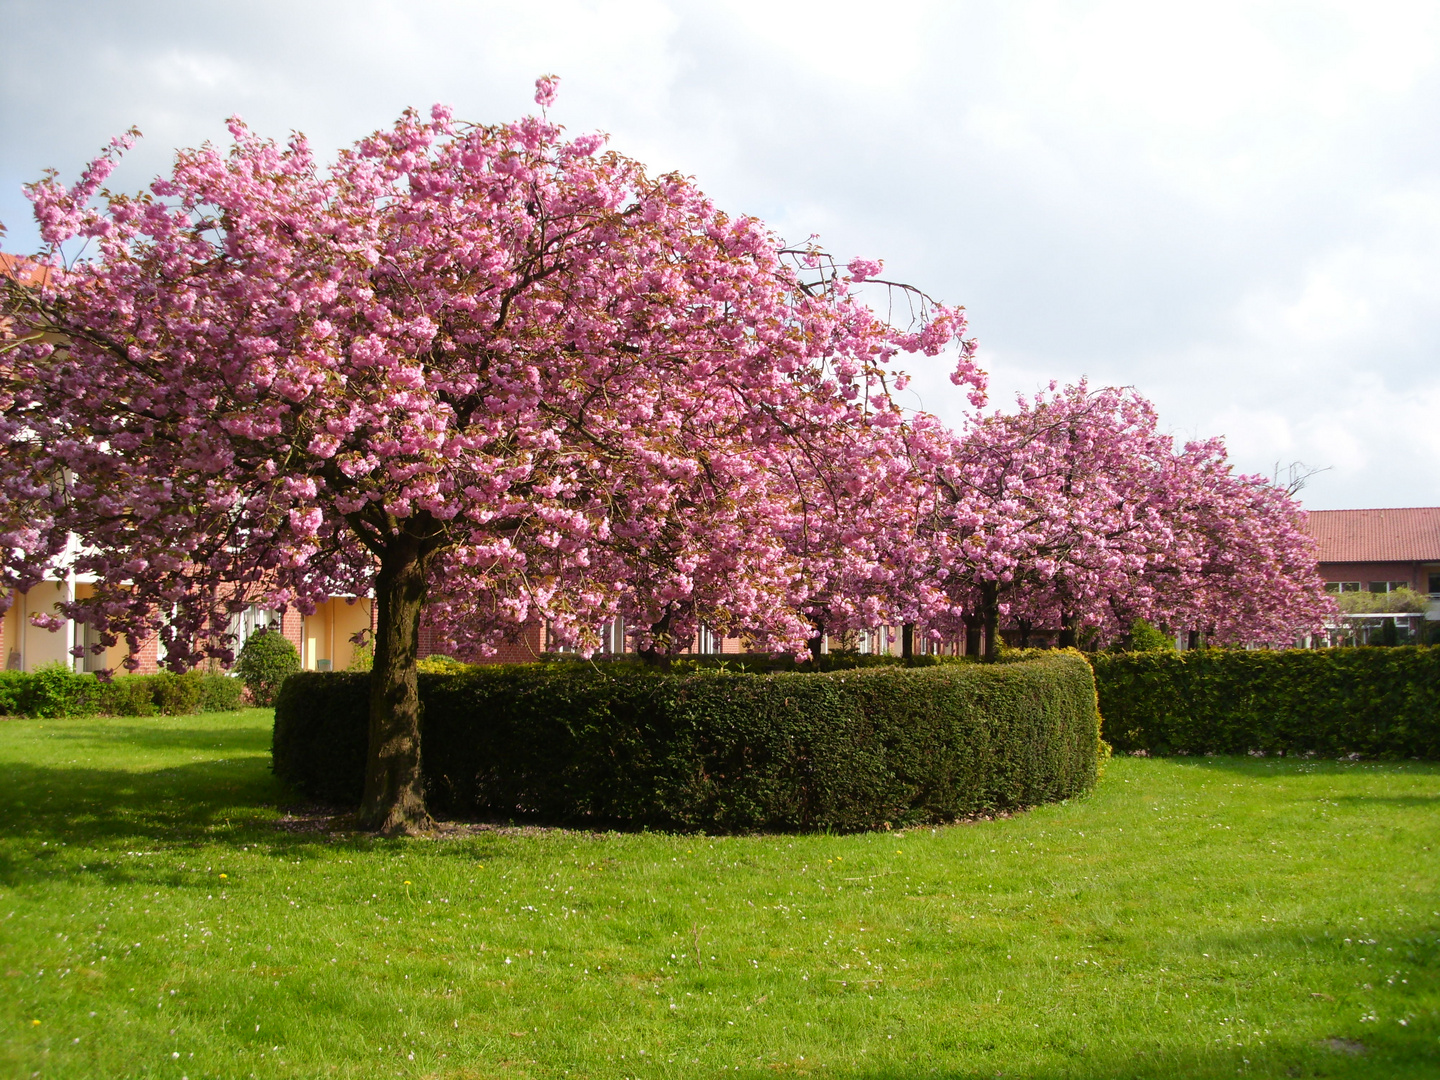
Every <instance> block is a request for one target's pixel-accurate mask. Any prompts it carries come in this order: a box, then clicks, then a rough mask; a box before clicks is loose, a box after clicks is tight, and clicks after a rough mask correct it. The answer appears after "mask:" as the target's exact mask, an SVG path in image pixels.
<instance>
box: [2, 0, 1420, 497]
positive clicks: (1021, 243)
mask: <svg viewBox="0 0 1440 1080" xmlns="http://www.w3.org/2000/svg"><path fill="white" fill-rule="evenodd" d="M0 51H3V69H0V86H3V91H0V93H3V102H0V221H3V222H4V223H5V224H6V226H7V227H8V228H9V235H8V237H7V238H6V239H5V241H4V244H5V247H6V249H7V250H11V251H27V250H33V249H34V246H35V244H36V243H37V240H36V234H35V230H34V228H33V225H32V224H31V221H30V217H29V210H28V204H27V203H26V202H25V201H24V198H23V196H22V194H21V190H20V189H21V185H22V184H23V183H24V182H26V181H28V180H33V179H35V178H36V177H37V176H38V175H39V174H40V172H41V170H42V169H45V168H47V167H54V168H56V169H58V170H59V171H60V173H61V175H62V176H63V177H65V178H66V179H67V180H71V179H73V178H74V177H75V176H76V175H77V174H78V173H79V171H80V170H81V169H82V168H83V166H84V164H85V162H86V161H87V160H88V159H89V158H90V157H92V156H93V155H94V153H95V151H96V150H97V149H98V148H99V147H100V146H102V145H103V144H104V143H105V142H106V141H107V140H108V139H109V138H110V136H112V135H114V134H116V133H118V132H120V131H122V130H124V129H125V128H126V127H128V126H130V125H131V124H135V125H138V126H139V127H140V129H141V130H142V131H143V132H144V135H145V138H144V139H143V141H142V142H141V143H140V145H139V146H138V147H137V148H136V149H135V150H134V151H132V153H131V154H130V155H129V156H128V157H127V160H126V163H125V165H124V166H123V167H122V168H121V170H119V171H118V172H117V173H116V175H115V177H114V178H113V179H112V186H117V187H127V188H137V187H139V186H141V185H142V184H143V183H144V182H145V181H147V180H148V179H149V178H150V177H151V176H153V175H154V174H155V173H156V172H158V171H160V170H161V169H163V168H164V167H165V165H166V163H167V161H168V159H169V157H170V154H171V152H172V151H173V149H174V148H175V147H177V146H191V145H196V144H198V143H200V142H203V141H205V140H206V139H215V140H221V139H223V138H224V136H225V131H224V123H223V122H224V119H225V117H226V116H228V115H230V114H232V113H238V114H239V115H241V116H243V117H244V118H245V119H246V120H247V121H249V122H250V123H251V124H252V125H253V126H254V127H255V128H257V129H258V130H260V131H261V132H263V133H266V134H271V135H274V136H276V137H277V138H283V137H284V136H285V135H287V134H288V132H289V131H291V130H292V129H299V130H301V131H304V132H305V133H306V134H307V135H309V136H310V138H311V140H312V142H313V143H314V144H315V145H316V147H317V149H320V148H325V149H327V150H328V149H330V148H334V147H338V146H340V145H343V144H347V143H349V142H350V141H352V140H354V139H355V138H356V137H358V136H360V135H362V134H365V133H367V132H369V131H371V130H373V129H375V128H377V127H380V126H383V125H385V124H386V123H388V122H389V121H391V120H393V119H394V118H395V116H396V115H397V114H398V113H399V112H400V110H401V109H403V108H404V107H405V106H407V105H414V106H418V107H421V108H428V106H429V105H431V104H432V103H434V102H445V103H448V104H451V105H453V106H454V107H455V109H456V113H457V115H458V116H459V117H461V118H464V119H470V120H475V121H487V122H488V121H499V120H507V119H513V118H515V117H517V116H519V115H521V114H523V113H525V112H530V111H534V109H535V106H534V104H533V100H532V98H533V93H534V88H533V87H534V80H535V77H536V76H537V75H540V74H543V73H546V72H554V73H556V74H559V75H560V76H561V77H562V83H561V87H560V99H559V102H558V103H557V105H556V107H555V108H554V109H552V110H551V116H552V118H553V119H556V120H558V121H559V122H561V123H564V124H566V125H567V126H568V127H569V128H570V130H571V132H572V133H577V134H578V133H580V132H583V131H588V130H602V131H606V132H609V133H610V134H611V135H612V137H613V138H612V145H613V146H614V147H615V148H617V149H619V150H621V151H623V152H625V153H628V154H631V155H632V156H635V157H638V158H640V159H642V160H643V161H645V162H646V163H647V164H648V165H649V166H650V167H651V168H652V170H655V171H663V170H669V169H679V170H682V171H684V172H686V173H690V174H692V175H694V176H695V177H697V178H698V180H699V182H700V183H701V185H702V186H703V187H704V188H705V189H706V190H708V191H709V192H710V193H711V194H712V195H713V196H714V197H715V198H716V200H717V201H718V202H719V204H720V205H721V206H722V207H724V208H726V209H730V210H733V211H736V212H747V213H751V214H756V215H758V216H760V217H763V218H765V219H767V220H768V221H769V222H770V223H771V224H772V225H773V226H774V227H775V228H776V229H777V230H778V231H779V232H780V233H781V234H782V235H784V236H786V237H787V238H790V239H803V238H804V237H806V236H808V235H809V234H811V233H819V234H820V237H821V240H822V242H823V243H824V244H825V246H826V247H828V248H829V249H831V250H832V251H834V252H836V253H837V254H841V255H843V256H845V257H846V258H847V259H848V257H849V256H851V255H864V256H867V257H878V258H883V259H884V260H885V262H886V273H887V276H893V277H897V278H901V279H904V280H906V281H910V282H913V283H915V284H917V285H919V286H921V287H923V288H924V289H925V290H926V291H927V292H930V293H932V294H933V295H935V296H937V297H940V298H942V299H944V300H946V301H947V302H950V303H956V304H963V305H964V306H965V307H966V309H967V311H968V312H969V315H970V320H971V326H972V329H973V331H974V333H975V334H976V336H978V337H979V339H980V343H981V354H980V355H981V358H982V360H983V363H984V366H985V367H986V368H987V369H988V370H989V371H990V373H991V377H992V380H993V389H994V393H993V395H992V400H993V401H996V402H1000V403H1003V402H1005V401H1008V400H1009V399H1010V398H1011V397H1012V396H1013V394H1014V393H1015V392H1016V391H1033V390H1035V389H1037V388H1039V387H1040V386H1042V385H1044V384H1046V383H1048V382H1049V380H1051V379H1058V380H1060V381H1061V382H1069V381H1073V380H1076V379H1079V378H1081V377H1088V378H1089V379H1090V380H1091V382H1092V383H1094V384H1101V383H1114V384H1128V385H1134V386H1135V387H1137V388H1138V389H1139V390H1140V391H1141V392H1142V393H1144V394H1146V395H1147V396H1149V397H1150V398H1152V399H1153V400H1154V401H1155V402H1156V403H1157V405H1158V406H1159V408H1160V412H1161V416H1162V418H1163V420H1164V422H1165V423H1166V425H1167V426H1168V427H1169V428H1170V429H1172V430H1173V431H1174V432H1175V433H1176V434H1177V435H1179V436H1182V437H1188V436H1192V435H1202V436H1209V435H1216V434H1218V435H1223V436H1225V438H1226V439H1227V440H1228V442H1229V445H1230V449H1231V454H1232V456H1233V457H1234V459H1235V460H1236V461H1237V462H1238V463H1239V464H1240V465H1241V466H1243V467H1244V468H1245V469H1247V470H1249V471H1262V472H1265V473H1267V474H1268V473H1270V472H1271V471H1272V469H1273V467H1274V465H1275V464H1276V463H1277V462H1279V463H1280V464H1282V465H1288V464H1289V463H1290V462H1292V461H1295V460H1303V461H1304V462H1306V463H1308V464H1309V465H1310V466H1313V467H1328V471H1326V472H1323V473H1320V474H1318V475H1317V476H1315V477H1314V478H1313V479H1312V480H1311V482H1310V485H1309V487H1308V488H1307V489H1306V490H1305V491H1304V493H1303V498H1304V500H1305V502H1306V504H1307V505H1308V506H1310V507H1311V508H1317V509H1329V508H1337V507H1362V506H1415V505H1435V504H1440V363H1437V360H1440V144H1437V133H1440V125H1437V120H1440V56H1437V52H1440V6H1437V5H1435V4H1433V3H1426V4H1395V5H1387V4H1383V3H1378V2H1375V0H1369V2H1367V3H1363V4H1353V5H1343V4H1337V5H1328V4H1324V3H1318V2H1305V3H1295V4H1260V3H1250V4H1227V3H1220V2H1215V0H1210V2H1206V3H1203V4H1194V5H1188V6H1187V5H1180V4H1168V3H1167V4H1157V3H1154V2H1153V0H1151V2H1144V3H1135V4H1120V3H1114V4H1112V3H1093V4H1087V3H1064V4H1060V3H1057V4H1045V3H1020V2H1009V0H1007V2H1000V0H996V2H994V3H985V4H968V3H953V2H952V3H942V4H933V5H932V4H923V3H913V4H911V3H898V2H895V0H891V2H890V3H887V4H876V3H867V4H854V5H847V4H844V3H834V2H832V3H828V4H823V5H822V4H814V3H805V4H798V3H787V2H783V0H758V2H753V3H752V2H744V3H696V4H682V3H663V2H660V0H650V2H643V0H637V2H629V3H627V2H616V3H573V2H564V0H550V2H546V3H534V2H517V3H479V2H472V3H427V2H424V0H403V2H393V3H379V2H366V0H346V2H344V3H324V2H316V0H301V2H296V0H288V2H285V3H271V2H257V0H248V2H247V3H245V4H239V3H234V2H230V3H225V4H210V3H203V2H196V0H187V2H184V3H150V2H146V0H126V2H124V3H92V4H86V3H77V2H68V0H45V2H25V0H0ZM910 367H911V369H912V370H913V371H914V372H915V374H916V376H917V378H916V381H915V384H914V386H915V388H916V391H917V395H918V398H917V399H916V400H915V401H914V402H913V403H914V404H920V405H923V406H924V407H926V408H929V409H931V410H932V411H935V412H938V413H940V414H941V415H942V416H944V417H946V418H947V419H949V420H951V421H952V422H956V423H958V422H959V420H960V419H961V417H962V416H963V409H964V408H965V407H966V406H965V403H964V401H963V397H962V396H961V395H960V394H959V393H958V392H955V391H954V390H953V389H952V388H950V386H949V383H948V381H947V380H946V379H945V378H944V374H943V370H942V367H943V365H934V364H931V365H927V364H925V363H922V362H920V361H912V362H911V364H910Z"/></svg>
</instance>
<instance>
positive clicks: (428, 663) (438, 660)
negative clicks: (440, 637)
mask: <svg viewBox="0 0 1440 1080" xmlns="http://www.w3.org/2000/svg"><path fill="white" fill-rule="evenodd" d="M370 663H371V666H372V667H373V666H374V663H375V657H374V656H373V655H372V656H371V657H370ZM351 670H354V669H353V668H352V669H351ZM365 670H366V671H369V670H370V668H366V669H365ZM415 670H416V671H420V672H423V673H424V674H426V675H458V674H459V673H460V672H462V671H469V670H470V665H469V664H467V663H465V662H464V661H463V660H456V659H455V658H454V657H453V656H445V655H444V654H443V653H432V654H431V655H430V656H427V657H425V658H424V659H423V660H420V661H418V662H417V663H416V664H415Z"/></svg>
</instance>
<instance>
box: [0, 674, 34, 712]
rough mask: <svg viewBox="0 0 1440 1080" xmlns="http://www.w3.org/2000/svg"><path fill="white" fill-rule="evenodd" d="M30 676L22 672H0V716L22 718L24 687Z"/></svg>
mask: <svg viewBox="0 0 1440 1080" xmlns="http://www.w3.org/2000/svg"><path fill="white" fill-rule="evenodd" d="M29 681H30V676H29V675H26V674H25V673H24V672H23V671H0V716H23V715H24V712H25V710H24V697H25V687H26V684H28V683H29Z"/></svg>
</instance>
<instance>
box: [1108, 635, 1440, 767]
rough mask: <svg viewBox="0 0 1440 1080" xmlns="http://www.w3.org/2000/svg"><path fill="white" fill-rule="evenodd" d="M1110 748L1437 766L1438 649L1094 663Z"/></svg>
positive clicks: (1141, 656)
mask: <svg viewBox="0 0 1440 1080" xmlns="http://www.w3.org/2000/svg"><path fill="white" fill-rule="evenodd" d="M1093 663H1094V665H1095V681H1096V684H1097V687H1098V690H1099V693H1100V712H1101V715H1103V716H1104V718H1105V724H1104V729H1105V738H1106V740H1107V741H1108V742H1110V743H1111V744H1112V745H1113V746H1114V747H1115V750H1116V751H1117V752H1133V751H1137V750H1145V751H1150V752H1154V753H1162V754H1163V753H1189V754H1205V753H1210V754H1240V753H1246V752H1249V751H1252V750H1261V751H1265V752H1266V753H1286V754H1303V753H1311V754H1319V755H1325V756H1342V755H1349V754H1360V755H1362V756H1364V757H1377V758H1408V757H1420V758H1429V759H1436V758H1440V648H1434V647H1426V646H1401V647H1398V648H1358V649H1357V648H1350V649H1314V650H1306V649H1287V650H1283V651H1274V652H1271V651H1262V650H1256V651H1253V652H1247V651H1243V650H1234V649H1196V650H1192V651H1189V652H1183V653H1175V652H1169V653H1166V652H1151V653H1118V654H1100V655H1097V656H1096V657H1094V660H1093Z"/></svg>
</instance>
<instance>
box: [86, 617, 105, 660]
mask: <svg viewBox="0 0 1440 1080" xmlns="http://www.w3.org/2000/svg"><path fill="white" fill-rule="evenodd" d="M82 625H83V628H84V635H83V640H82V641H81V644H82V645H84V646H85V656H84V663H83V664H82V665H81V670H82V671H100V670H102V669H103V668H104V667H105V654H104V653H103V652H100V653H96V652H91V651H90V649H91V647H92V646H95V645H99V644H100V633H99V631H97V630H96V629H95V627H94V625H93V624H91V623H88V622H87V623H84V624H82Z"/></svg>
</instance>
